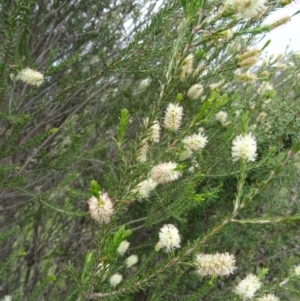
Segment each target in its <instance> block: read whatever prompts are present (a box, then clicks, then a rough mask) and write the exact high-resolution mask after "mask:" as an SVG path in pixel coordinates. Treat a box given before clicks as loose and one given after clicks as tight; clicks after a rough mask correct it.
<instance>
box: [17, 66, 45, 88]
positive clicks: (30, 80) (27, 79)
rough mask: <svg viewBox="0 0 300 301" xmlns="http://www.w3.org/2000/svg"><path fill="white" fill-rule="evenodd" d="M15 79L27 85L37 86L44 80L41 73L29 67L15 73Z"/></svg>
mask: <svg viewBox="0 0 300 301" xmlns="http://www.w3.org/2000/svg"><path fill="white" fill-rule="evenodd" d="M16 79H17V80H21V81H22V82H24V83H26V84H28V85H31V86H37V87H39V86H40V85H41V84H42V83H43V82H44V76H43V74H42V73H40V72H38V71H35V70H32V69H30V68H25V69H23V70H21V71H20V72H19V73H18V74H17V76H16Z"/></svg>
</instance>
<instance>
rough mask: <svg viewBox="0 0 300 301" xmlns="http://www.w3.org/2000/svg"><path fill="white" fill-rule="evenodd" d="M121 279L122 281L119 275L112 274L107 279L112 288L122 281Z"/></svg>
mask: <svg viewBox="0 0 300 301" xmlns="http://www.w3.org/2000/svg"><path fill="white" fill-rule="evenodd" d="M122 279H123V277H122V275H121V274H113V275H112V276H111V277H110V278H109V283H110V285H111V286H112V287H116V286H117V285H118V284H119V283H120V282H121V281H122Z"/></svg>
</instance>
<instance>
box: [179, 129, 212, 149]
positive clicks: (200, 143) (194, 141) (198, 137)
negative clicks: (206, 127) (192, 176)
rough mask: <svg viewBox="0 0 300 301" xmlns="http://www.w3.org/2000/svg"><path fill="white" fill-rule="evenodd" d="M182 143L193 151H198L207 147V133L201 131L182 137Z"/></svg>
mask: <svg viewBox="0 0 300 301" xmlns="http://www.w3.org/2000/svg"><path fill="white" fill-rule="evenodd" d="M182 143H183V144H184V145H185V147H187V148H189V149H191V150H192V151H198V150H200V149H202V148H204V147H205V145H206V143H207V138H206V136H205V135H203V134H201V133H199V134H194V135H191V136H187V137H185V138H184V139H182Z"/></svg>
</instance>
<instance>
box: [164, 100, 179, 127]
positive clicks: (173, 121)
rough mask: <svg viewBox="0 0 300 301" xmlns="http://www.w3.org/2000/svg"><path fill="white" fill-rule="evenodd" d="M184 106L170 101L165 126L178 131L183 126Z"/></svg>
mask: <svg viewBox="0 0 300 301" xmlns="http://www.w3.org/2000/svg"><path fill="white" fill-rule="evenodd" d="M182 116H183V107H182V106H180V105H179V104H173V103H170V104H169V105H168V107H167V110H166V114H165V119H164V126H165V128H166V129H168V130H170V131H173V132H175V131H178V130H179V128H180V126H181V120H182Z"/></svg>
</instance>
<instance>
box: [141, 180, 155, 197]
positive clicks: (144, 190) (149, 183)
mask: <svg viewBox="0 0 300 301" xmlns="http://www.w3.org/2000/svg"><path fill="white" fill-rule="evenodd" d="M156 186H157V183H156V182H155V181H153V180H152V179H151V178H149V179H147V180H144V181H142V182H140V183H139V184H138V185H137V192H138V196H139V197H141V198H148V197H149V195H150V192H151V191H152V190H154V189H155V188H156Z"/></svg>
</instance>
